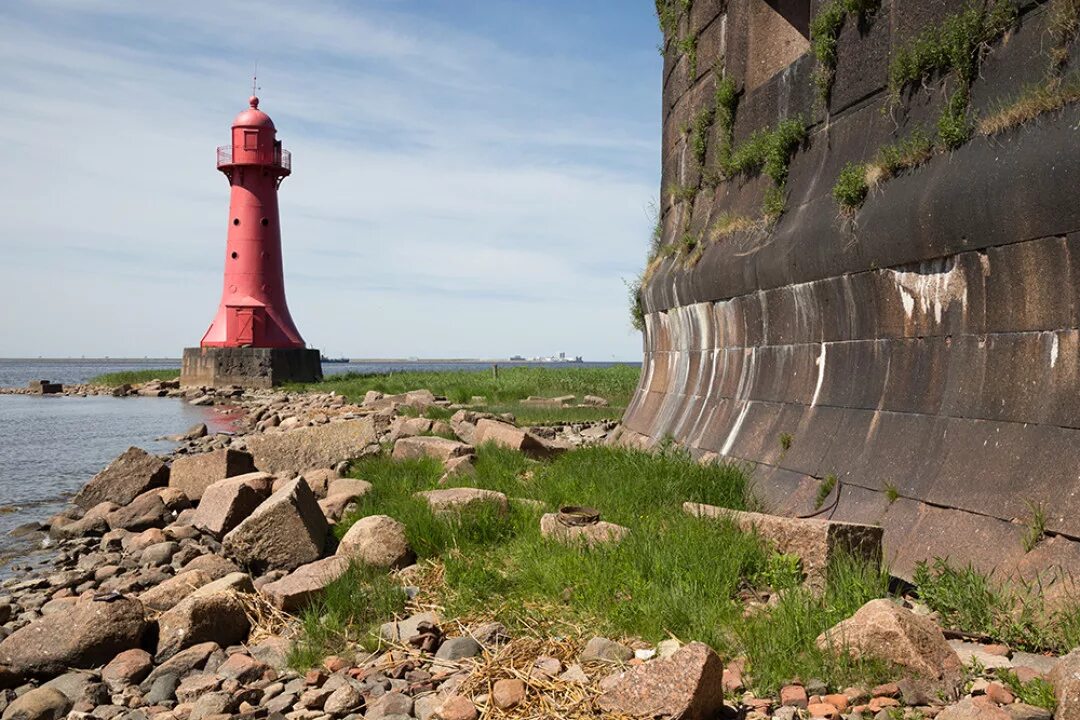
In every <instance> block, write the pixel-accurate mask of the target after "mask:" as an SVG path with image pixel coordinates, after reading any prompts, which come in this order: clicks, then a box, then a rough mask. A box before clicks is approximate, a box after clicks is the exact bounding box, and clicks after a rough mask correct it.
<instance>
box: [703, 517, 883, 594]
mask: <svg viewBox="0 0 1080 720" xmlns="http://www.w3.org/2000/svg"><path fill="white" fill-rule="evenodd" d="M683 511H684V512H686V513H687V514H689V515H693V516H694V517H702V518H716V519H724V520H730V521H731V522H733V523H734V524H735V525H736V526H737V527H738V528H739V529H740V530H742V531H743V532H747V533H754V534H757V535H758V536H760V537H761V538H763V539H765V540H766V541H768V542H769V543H770V544H771V545H772V546H773V547H774V548H775V549H776V550H777V552H781V553H785V554H787V555H795V556H796V557H798V558H799V559H800V560H801V561H802V571H803V574H804V575H805V576H806V585H807V587H809V588H810V589H812V590H815V591H818V592H820V591H824V589H825V580H826V574H827V571H828V568H829V565H830V564H831V563H832V561H833V560H834V559H835V558H837V557H850V558H853V559H855V560H858V561H860V562H865V563H868V564H872V565H877V564H878V563H880V562H881V539H882V535H883V533H884V531H883V530H882V529H881V527H879V526H877V525H863V524H861V523H848V522H839V521H836V520H822V519H818V518H791V517H783V516H780V515H766V514H764V513H755V512H742V511H738V510H728V509H727V508H720V507H715V506H713V505H703V504H700V503H691V502H687V503H683Z"/></svg>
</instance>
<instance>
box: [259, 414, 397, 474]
mask: <svg viewBox="0 0 1080 720" xmlns="http://www.w3.org/2000/svg"><path fill="white" fill-rule="evenodd" d="M244 440H245V442H246V444H247V449H248V452H250V453H251V454H252V456H253V457H254V458H255V467H256V468H257V469H259V470H262V471H263V472H268V473H271V474H273V475H278V476H280V477H295V476H296V475H299V474H300V473H303V472H306V471H308V470H314V469H318V468H328V467H334V466H335V465H337V464H338V463H339V462H341V461H342V460H352V459H353V458H357V457H360V456H361V455H362V454H363V451H364V448H366V447H367V446H368V445H370V444H372V443H374V442H376V435H375V428H374V425H373V424H372V421H371V419H370V418H360V419H358V420H343V421H341V422H331V423H327V424H325V425H316V426H314V427H305V428H297V429H296V430H290V431H289V432H287V433H265V434H255V435H249V436H247V437H246V438H245V439H244Z"/></svg>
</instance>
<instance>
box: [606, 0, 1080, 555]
mask: <svg viewBox="0 0 1080 720" xmlns="http://www.w3.org/2000/svg"><path fill="white" fill-rule="evenodd" d="M825 4H826V3H817V2H815V3H811V5H812V11H813V12H815V13H816V12H820V11H821V7H822V6H823V5H825ZM757 5H765V3H764V2H762V0H733V1H732V2H729V3H723V2H708V1H706V0H695V2H694V3H693V5H692V9H691V11H690V13H688V14H686V15H683V16H682V17H681V18H680V19H679V23H678V27H677V28H675V29H673V30H672V31H670V32H669V33H668V39H667V44H666V53H665V58H666V62H665V80H664V143H663V149H664V162H663V192H662V203H661V205H662V215H661V227H662V235H661V241H662V245H661V247H662V248H666V249H667V250H668V252H667V253H663V252H662V253H661V254H660V255H659V256H658V257H657V258H656V259H655V260H654V262H653V263H652V265H651V267H650V270H649V272H648V275H647V278H646V281H645V283H644V288H643V291H642V296H641V297H642V305H643V309H644V321H645V365H644V370H643V373H642V380H641V384H640V387H639V389H638V392H637V394H636V396H635V398H634V401H633V402H632V404H631V406H630V407H629V409H628V411H627V414H626V417H625V421H624V424H625V428H626V434H625V435H624V438H626V439H629V440H631V441H634V442H639V443H643V444H648V443H651V442H655V441H659V440H660V439H663V438H665V437H668V436H670V437H673V438H674V439H676V440H678V441H680V442H682V443H684V444H686V445H688V446H689V447H690V448H692V449H694V450H695V451H696V452H700V453H706V452H713V453H717V454H719V455H721V456H726V457H728V458H731V459H737V460H743V461H749V462H752V463H755V464H756V465H757V469H756V473H755V477H756V482H757V486H758V490H759V494H761V495H762V496H763V498H764V499H765V500H766V501H767V502H768V503H769V504H770V506H771V508H772V509H773V510H774V511H776V512H780V513H785V514H793V515H794V514H809V513H813V512H815V511H817V510H818V509H819V508H818V507H817V500H818V492H819V489H820V488H821V486H822V484H823V483H825V482H826V478H828V477H829V476H835V477H836V478H838V481H839V482H838V483H837V485H838V490H837V491H838V492H839V499H838V500H836V498H835V496H834V495H830V496H829V497H828V500H827V502H826V503H825V505H824V507H825V508H826V509H831V513H830V514H831V517H833V518H835V519H843V520H848V521H853V522H861V523H871V524H881V525H882V526H883V527H884V528H885V547H886V555H887V559H888V560H889V561H890V562H891V565H892V568H893V572H894V573H895V574H897V575H900V576H905V577H909V576H910V573H911V572H912V570H913V568H914V564H915V563H916V562H917V561H919V560H922V559H927V558H933V557H935V556H940V557H949V558H952V559H953V560H955V561H959V562H967V561H971V562H973V563H975V564H976V565H977V566H980V567H981V568H983V569H985V570H992V569H998V570H999V571H1002V572H1012V571H1014V570H1016V569H1019V570H1020V571H1021V572H1022V573H1023V574H1025V575H1026V576H1028V577H1030V576H1031V575H1032V574H1033V573H1034V572H1036V571H1045V570H1048V569H1064V570H1066V571H1069V572H1072V571H1076V570H1080V549H1078V547H1077V545H1076V544H1075V543H1074V542H1073V541H1074V540H1076V539H1078V538H1080V521H1078V520H1077V519H1076V518H1077V513H1076V509H1077V506H1078V504H1080V473H1078V472H1077V470H1076V468H1078V467H1080V405H1078V404H1077V403H1076V402H1075V400H1074V398H1076V397H1077V396H1078V390H1080V361H1078V359H1077V358H1078V349H1080V331H1078V328H1080V267H1077V263H1078V262H1080V261H1078V258H1080V204H1078V203H1076V202H1075V188H1076V187H1078V186H1080V152H1078V135H1077V129H1076V128H1077V127H1078V125H1080V108H1078V107H1077V106H1076V105H1075V104H1074V105H1071V106H1066V108H1065V109H1064V110H1063V111H1058V112H1053V113H1047V114H1044V115H1041V116H1039V117H1037V118H1035V119H1034V120H1032V121H1030V122H1027V123H1023V124H1021V125H1019V126H1018V127H1015V128H1013V129H1009V130H1006V131H1005V132H1003V133H1000V134H996V135H993V136H990V137H985V136H982V135H980V134H979V133H978V132H977V131H976V132H975V133H974V134H973V137H972V138H971V139H970V140H968V141H967V142H965V143H962V144H961V145H960V146H959V147H957V148H955V149H953V150H950V151H947V152H946V151H937V152H934V153H932V155H931V157H929V159H928V160H926V161H925V163H924V164H922V165H921V166H920V167H916V168H914V169H911V170H908V171H906V172H901V173H899V174H897V176H895V177H892V178H888V179H887V180H886V181H885V182H883V183H881V184H880V185H878V186H877V187H872V188H871V189H870V191H869V193H868V195H867V197H866V200H865V202H864V203H863V204H862V205H861V207H859V208H855V209H853V208H843V207H841V206H839V205H838V203H837V201H836V200H835V199H834V197H833V192H832V190H833V186H834V184H835V183H836V182H837V179H838V177H839V175H840V173H841V171H842V169H843V168H844V167H845V166H846V165H848V164H849V163H852V162H855V163H870V162H872V161H873V159H874V157H875V155H876V154H877V153H878V152H879V151H880V150H881V148H882V147H884V146H886V145H888V144H890V143H896V142H898V141H903V139H904V138H906V137H910V136H911V134H912V133H913V132H916V131H917V130H918V129H919V128H925V129H928V131H933V129H934V128H935V127H936V124H937V120H938V118H939V117H940V115H941V113H942V111H943V108H944V106H945V103H946V102H947V98H948V95H949V92H952V91H955V87H956V83H955V81H953V80H952V79H951V78H950V77H949V76H946V77H944V78H939V77H938V76H934V77H933V78H931V79H930V80H929V81H927V82H925V83H924V86H922V87H917V88H915V89H913V90H912V89H909V90H907V91H905V93H904V95H903V97H902V101H901V102H900V103H899V104H898V103H897V100H896V98H895V97H894V96H893V95H891V94H890V92H889V89H888V88H887V80H888V76H889V72H888V68H889V61H890V58H895V56H896V55H897V53H899V52H901V51H902V49H903V48H904V47H906V46H907V45H909V44H910V42H911V41H912V40H913V39H914V38H917V37H919V36H920V35H922V34H924V33H925V32H926V31H927V29H928V28H931V27H936V26H941V25H945V24H947V23H948V22H949V17H950V14H952V13H956V12H958V11H959V10H962V9H963V7H962V6H961V4H960V3H940V2H928V1H921V0H920V1H914V2H913V1H910V0H909V1H906V2H902V3H901V2H883V3H882V4H881V8H880V9H879V10H878V12H877V13H874V14H873V15H872V17H871V18H869V20H868V21H867V22H863V23H858V22H856V21H855V18H854V17H849V18H847V20H846V22H845V24H844V25H843V29H842V31H841V32H840V34H839V36H838V40H837V48H838V50H837V56H838V60H837V63H836V68H835V80H834V84H833V86H832V91H831V94H830V96H829V99H828V101H827V105H828V108H827V110H826V108H825V106H824V105H825V104H823V102H822V101H821V99H820V97H819V96H818V95H817V93H816V91H815V89H814V82H813V78H814V74H815V72H819V71H820V64H819V63H818V61H817V60H816V59H815V58H814V57H813V56H812V54H811V53H809V52H807V53H806V54H803V55H801V56H799V57H798V58H797V59H795V60H794V62H793V63H792V64H790V65H789V66H786V67H783V68H781V69H779V70H778V72H777V73H776V74H775V75H773V76H771V77H770V78H768V79H767V80H765V81H763V82H762V81H761V80H760V77H759V76H760V72H759V71H757V70H753V68H755V67H758V66H760V65H761V63H762V62H766V63H767V61H768V60H769V58H768V57H765V58H761V57H758V56H757V55H756V54H755V53H758V54H760V53H759V52H758V51H755V49H754V48H753V47H749V46H747V43H748V42H749V41H748V38H751V39H752V38H753V37H754V33H753V32H752V29H753V25H754V24H755V23H759V24H760V22H761V21H760V20H759V19H757V15H755V13H758V11H759V10H760V8H756V6H757ZM1017 8H1018V10H1017V14H1018V17H1017V19H1016V21H1015V22H1014V23H1012V24H1011V25H1010V27H1009V29H1008V31H1007V32H1005V33H1004V34H1003V35H1001V36H1000V37H997V38H995V39H994V40H993V41H992V42H989V43H987V47H986V49H985V51H983V52H982V54H981V57H982V59H981V64H980V65H979V68H978V77H977V79H975V80H974V82H973V83H972V84H971V88H970V108H969V113H970V114H971V117H972V118H973V119H977V118H978V117H982V116H985V115H987V114H990V113H992V112H994V110H995V109H996V108H997V107H999V106H1000V105H1001V104H1003V103H1008V102H1010V100H1011V99H1012V98H1015V97H1016V96H1017V95H1018V94H1019V93H1021V92H1022V91H1023V89H1024V87H1025V86H1026V85H1027V84H1029V83H1035V82H1040V81H1041V78H1043V77H1045V76H1046V75H1047V73H1048V70H1047V68H1048V67H1049V65H1050V63H1049V62H1048V60H1047V59H1046V55H1047V53H1048V49H1049V47H1050V46H1051V45H1052V43H1053V41H1052V39H1051V38H1052V28H1051V27H1050V25H1049V20H1048V17H1049V8H1048V4H1047V3H1023V4H1018V5H1017ZM769 12H771V11H769ZM774 20H775V18H774ZM748 28H750V30H748ZM686 38H696V40H694V41H693V43H688V42H687V40H686ZM690 46H692V47H694V48H695V53H696V57H694V58H692V59H693V61H694V62H693V64H694V65H696V67H694V70H695V73H694V78H690V69H691V58H689V57H687V53H686V52H685V49H686V48H687V47H690ZM1068 48H1069V53H1070V59H1069V60H1067V62H1066V67H1067V68H1075V67H1076V60H1075V58H1076V55H1077V52H1076V43H1072V44H1071V45H1069V46H1068ZM770 52H771V51H770ZM774 59H775V58H774ZM722 77H723V78H725V81H727V82H730V81H732V80H733V81H734V84H735V86H736V87H737V88H738V90H739V93H740V95H739V100H738V110H737V113H736V115H735V120H734V123H733V125H732V127H731V135H730V137H731V140H732V141H733V143H734V146H735V147H736V148H738V147H739V146H740V144H745V143H746V141H747V139H748V138H750V136H751V135H752V134H753V133H754V132H755V131H762V130H765V129H767V128H770V127H774V126H775V124H776V123H778V122H779V121H781V120H784V119H789V118H793V117H801V118H802V119H803V121H804V122H805V124H806V127H807V139H806V141H805V142H804V143H803V144H802V145H801V147H800V148H799V149H798V150H797V151H795V152H794V153H793V155H792V156H791V158H790V165H789V167H788V174H787V180H786V184H785V185H782V186H781V192H782V193H783V194H784V195H785V197H786V204H785V207H784V211H783V214H782V215H780V217H779V219H778V220H774V222H772V223H771V224H770V223H768V222H767V221H765V220H759V219H758V216H759V215H760V210H759V208H760V207H761V203H762V198H763V196H764V195H765V193H766V191H767V189H769V187H770V185H771V184H772V183H771V181H770V180H769V178H768V177H765V176H764V175H760V174H757V175H755V174H753V173H741V174H738V175H736V176H733V177H727V178H723V179H721V180H720V181H719V182H716V183H711V182H709V176H710V171H712V172H713V173H715V170H711V169H712V168H715V166H716V161H717V158H718V157H719V155H720V153H722V152H724V150H723V147H722V146H723V144H724V142H725V136H724V132H725V129H724V128H722V127H718V126H719V125H720V124H721V123H718V122H715V121H714V122H712V125H711V126H710V127H709V129H708V132H707V133H701V132H700V130H699V129H698V128H700V127H701V126H703V125H704V123H698V122H696V121H695V120H696V119H698V118H701V117H702V111H703V109H705V110H707V109H708V108H709V107H710V104H711V103H713V102H714V94H715V88H716V84H717V83H718V82H720V78H722ZM754 83H760V84H757V85H756V86H753V87H752V85H753V84H754ZM695 140H697V141H699V142H698V144H697V148H696V150H695ZM701 140H704V141H705V145H704V149H705V152H704V153H701V152H700V151H701V149H702V146H701V144H700V141H701ZM695 155H697V157H695ZM702 156H703V157H702ZM732 217H746V218H748V219H751V220H753V222H750V223H745V225H751V227H750V228H749V229H741V230H740V231H738V232H724V231H723V227H724V225H725V224H727V225H731V218H732ZM680 244H685V245H686V246H687V247H690V246H693V247H694V248H695V252H694V253H693V254H692V255H691V254H688V253H684V252H682V251H681V250H680V251H677V252H676V251H672V250H671V249H672V248H673V247H681V245H680ZM834 500H836V502H835V507H832V506H833V505H834ZM1042 529H1045V532H1046V536H1045V537H1043V539H1042V540H1041V541H1039V542H1037V543H1035V542H1033V541H1032V539H1031V538H1034V539H1035V540H1038V536H1039V531H1040V530H1042Z"/></svg>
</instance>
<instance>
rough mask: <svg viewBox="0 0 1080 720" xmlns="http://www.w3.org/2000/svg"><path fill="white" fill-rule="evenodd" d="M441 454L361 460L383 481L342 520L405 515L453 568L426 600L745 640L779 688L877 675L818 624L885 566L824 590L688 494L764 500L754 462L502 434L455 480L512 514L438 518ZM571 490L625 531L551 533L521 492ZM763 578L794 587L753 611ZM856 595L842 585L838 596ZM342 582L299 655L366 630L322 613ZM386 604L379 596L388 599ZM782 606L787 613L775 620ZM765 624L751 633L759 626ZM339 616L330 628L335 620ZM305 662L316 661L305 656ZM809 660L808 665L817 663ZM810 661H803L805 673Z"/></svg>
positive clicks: (517, 615)
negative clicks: (751, 602) (553, 537)
mask: <svg viewBox="0 0 1080 720" xmlns="http://www.w3.org/2000/svg"><path fill="white" fill-rule="evenodd" d="M441 472H442V469H441V467H440V465H439V464H438V463H437V462H434V461H430V460H419V461H407V462H394V461H392V460H390V459H388V458H385V457H378V458H370V459H367V460H364V461H361V462H360V463H359V464H357V465H356V466H355V467H354V468H353V474H354V475H355V476H356V477H360V478H363V479H365V480H368V481H369V482H371V483H372V484H373V487H374V489H373V491H372V492H371V493H369V494H368V495H367V496H365V497H364V499H363V500H362V501H361V503H360V505H359V507H358V508H357V510H356V512H355V513H354V514H352V515H350V516H349V517H347V518H346V519H345V520H344V521H343V522H342V523H341V524H340V525H339V526H338V528H337V529H336V532H337V533H338V534H339V535H340V534H343V533H344V532H345V531H346V529H347V528H348V527H349V526H350V524H351V523H353V522H355V521H356V520H357V519H359V518H361V517H365V516H367V515H371V514H386V515H390V516H391V517H394V518H396V519H398V520H400V521H401V522H403V523H404V524H405V526H406V528H407V534H408V537H409V541H410V543H411V544H412V546H413V549H414V550H415V551H416V553H417V555H418V557H419V558H420V561H421V562H422V563H423V562H425V561H433V562H435V563H437V564H436V565H435V566H434V567H437V568H440V569H441V573H437V577H438V578H439V579H440V580H439V583H438V584H437V585H436V586H435V587H434V588H429V587H426V586H425V595H424V596H423V598H424V600H425V601H427V600H430V601H432V602H435V603H437V604H439V605H441V606H443V607H444V608H445V615H446V617H449V618H460V619H464V620H466V621H467V620H469V619H480V618H483V619H497V620H499V621H501V622H503V623H505V624H506V625H507V626H508V627H509V628H510V629H511V631H512V633H514V632H516V633H525V632H528V633H535V632H538V631H540V632H551V633H560V634H571V635H574V636H582V635H591V634H603V635H607V636H610V637H617V638H618V637H639V638H642V639H644V640H646V641H649V642H657V641H659V640H663V639H665V638H666V637H669V636H672V635H674V636H675V637H678V638H680V639H682V640H684V641H690V640H701V641H704V642H707V643H709V644H710V645H712V646H713V647H715V648H716V649H717V650H718V651H720V652H721V653H723V654H724V656H726V657H732V656H735V655H738V654H742V653H746V655H747V657H748V660H749V663H750V668H751V673H752V676H753V678H754V682H755V685H756V686H758V687H760V688H763V689H770V690H771V689H775V687H776V686H777V685H778V684H779V683H780V682H781V681H782V680H784V679H786V678H790V677H791V676H792V675H793V674H800V673H799V672H795V673H793V672H792V671H791V668H795V667H797V668H799V669H800V672H803V671H802V669H803V668H806V667H810V668H812V669H813V673H811V674H814V675H815V676H820V677H822V678H823V679H824V680H826V682H828V683H830V685H831V686H832V687H836V688H840V687H842V686H843V685H844V684H845V683H850V682H854V681H856V680H858V681H862V682H868V683H872V682H876V681H879V680H880V679H881V678H882V677H883V676H882V674H881V672H880V668H877V667H875V666H873V665H871V664H867V663H852V662H850V661H847V660H844V659H841V658H838V657H837V656H835V655H833V654H831V653H828V652H822V651H820V650H817V649H816V648H815V647H814V644H813V643H814V639H815V638H816V637H817V636H818V635H819V634H820V633H821V632H823V631H824V630H826V629H828V627H830V626H831V625H832V624H834V623H835V622H836V621H838V620H839V619H842V618H843V617H845V616H846V615H848V614H850V613H851V612H853V611H854V610H855V609H856V608H857V607H859V606H860V605H861V604H862V603H863V602H864V601H865V599H870V598H871V597H879V596H881V595H882V594H883V593H884V592H885V585H884V583H883V582H882V581H881V578H883V577H886V576H884V575H882V573H881V571H880V570H879V569H872V570H867V569H865V568H856V567H855V566H854V565H852V564H850V563H849V565H847V566H841V567H838V568H837V569H836V570H835V572H830V576H829V588H830V590H829V591H828V592H827V593H826V595H825V596H824V597H820V598H814V597H812V596H810V595H809V594H808V593H806V592H804V591H803V590H801V589H799V588H798V587H796V583H797V580H798V579H799V576H800V575H801V572H800V569H799V563H798V561H797V559H795V558H792V557H790V556H781V555H775V554H773V553H771V552H770V551H769V550H768V549H767V548H766V546H765V545H764V544H763V542H762V541H761V540H759V539H758V538H757V537H755V536H753V535H751V534H746V533H743V532H741V531H739V530H738V529H737V528H735V527H734V525H733V524H731V523H729V522H725V521H720V520H707V519H699V518H695V517H691V516H689V515H686V514H685V513H684V512H683V511H682V508H681V506H682V503H683V502H684V501H695V502H703V503H708V504H712V505H719V506H724V507H731V508H745V507H748V506H749V507H752V506H753V503H752V499H751V498H749V497H748V494H747V491H748V482H749V477H748V475H747V473H746V471H745V470H744V469H743V468H742V467H740V466H735V465H711V466H702V465H698V464H697V463H695V462H694V461H693V460H692V459H691V458H690V457H689V456H688V455H687V454H686V453H684V452H682V451H680V450H678V449H677V448H675V447H674V446H669V447H667V448H665V449H664V450H662V451H661V452H659V453H657V454H649V453H644V452H639V451H633V450H624V449H614V448H606V447H593V448H583V449H579V450H575V451H572V452H568V453H566V454H564V455H561V456H559V457H558V458H556V459H555V460H553V461H550V462H543V463H541V462H536V461H532V460H529V459H526V458H525V457H524V456H522V455H521V454H519V453H516V452H512V451H509V450H506V449H502V448H499V447H496V446H491V445H485V446H481V447H480V448H479V453H478V456H477V460H476V475H475V477H472V478H467V479H462V480H456V481H454V482H453V483H451V486H452V485H454V484H459V485H469V486H473V487H482V488H488V489H492V490H498V491H500V492H503V493H506V494H507V495H508V496H509V497H510V498H511V509H510V513H509V515H508V516H506V517H500V516H498V515H497V514H496V513H495V512H494V511H493V510H491V509H486V510H485V509H480V510H476V511H472V512H466V513H464V514H462V515H459V516H451V517H437V516H435V515H433V514H432V513H431V511H430V510H429V509H428V507H427V505H426V504H425V503H423V502H422V501H419V500H417V499H416V498H414V497H413V493H415V492H417V491H420V490H426V489H431V488H434V487H437V481H438V478H439V476H440V475H441ZM523 497H524V498H532V499H536V500H540V501H542V502H543V503H544V504H545V506H546V507H547V508H548V509H550V510H555V509H557V508H558V507H559V506H561V505H567V504H575V505H589V506H592V507H596V508H598V509H599V510H600V512H601V514H602V516H603V518H604V519H605V520H609V521H611V522H615V523H618V524H621V525H624V526H626V527H628V528H630V530H631V534H630V535H629V536H628V537H627V538H625V539H624V540H623V541H622V542H620V543H618V544H614V545H609V546H602V547H597V548H594V549H586V548H581V547H568V546H565V545H562V544H560V543H557V542H553V541H549V540H546V539H545V538H543V537H542V536H541V535H540V532H539V516H540V514H541V513H542V512H543V511H542V510H538V509H534V508H532V507H530V506H529V505H527V504H524V503H518V502H515V501H514V498H523ZM754 588H758V589H764V588H772V590H774V591H780V592H782V599H781V601H780V603H779V605H778V606H777V609H776V610H769V609H764V610H762V611H761V614H760V615H757V616H755V617H754V618H752V619H750V620H746V619H744V617H743V613H744V609H745V594H746V593H747V591H748V590H752V589H754ZM840 596H843V600H842V601H841V600H840ZM337 602H343V603H345V606H346V608H348V607H351V605H350V603H351V601H348V600H338V599H337V597H336V596H334V598H332V599H329V600H328V601H327V603H324V604H323V605H322V606H320V607H319V608H317V609H316V610H313V611H311V612H309V613H307V614H305V619H306V620H305V625H304V629H303V630H304V634H303V639H302V641H301V643H300V645H299V647H301V648H302V649H303V652H300V651H297V652H295V653H294V658H295V659H296V663H297V666H298V667H303V662H307V663H311V662H315V661H317V658H318V655H319V649H320V648H323V647H325V648H336V647H338V644H339V643H340V642H341V638H342V637H345V636H351V637H356V636H357V634H358V633H361V632H363V630H364V629H365V628H370V627H371V625H372V624H373V621H371V619H370V617H364V618H363V622H361V623H359V625H360V628H359V629H352V628H342V627H341V626H340V625H338V624H336V620H335V621H334V622H323V623H321V624H318V623H316V624H315V625H314V626H313V627H310V628H309V625H311V624H312V623H315V620H314V619H313V618H316V617H331V618H339V617H344V616H346V615H348V613H349V612H351V611H348V610H341V611H338V610H335V609H334V607H333V605H334V603H337ZM386 605H387V604H386V603H382V604H381V605H379V607H381V608H382V609H383V610H386V609H387V606H386ZM770 618H774V620H775V621H774V622H770V620H769V619H770ZM751 625H752V626H753V628H754V630H753V632H749V631H748V630H747V628H749V627H750V626H751ZM327 627H329V632H327V631H326V629H325V628H327ZM301 661H303V662H301ZM808 663H809V664H808ZM803 674H804V675H805V673H803Z"/></svg>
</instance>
